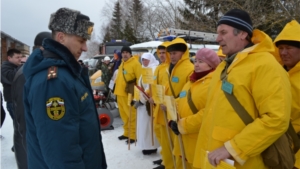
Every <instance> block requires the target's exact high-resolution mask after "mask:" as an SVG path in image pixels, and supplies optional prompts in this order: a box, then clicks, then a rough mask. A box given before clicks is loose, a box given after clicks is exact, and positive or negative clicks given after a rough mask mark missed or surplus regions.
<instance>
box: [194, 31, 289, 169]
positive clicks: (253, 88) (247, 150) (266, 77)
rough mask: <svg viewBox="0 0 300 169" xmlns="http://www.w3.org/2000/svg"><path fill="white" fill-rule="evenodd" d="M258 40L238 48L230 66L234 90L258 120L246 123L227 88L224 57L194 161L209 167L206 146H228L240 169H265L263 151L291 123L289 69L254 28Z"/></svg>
mask: <svg viewBox="0 0 300 169" xmlns="http://www.w3.org/2000/svg"><path fill="white" fill-rule="evenodd" d="M252 42H253V43H254V45H253V46H251V47H249V48H246V49H244V50H243V51H241V52H239V53H238V54H237V55H236V57H235V59H234V61H233V62H232V64H231V65H230V66H229V68H228V70H227V74H228V78H227V81H228V82H229V83H231V84H233V94H234V95H235V97H236V98H237V99H238V101H239V102H240V103H241V104H242V105H243V107H244V108H245V109H246V111H247V112H248V113H249V115H250V116H251V117H252V118H253V119H254V121H253V122H252V123H251V124H249V125H247V126H245V124H244V122H243V121H242V120H241V118H240V117H239V115H238V114H237V113H236V112H235V110H234V109H233V108H232V106H231V104H230V103H229V101H228V100H227V98H226V97H225V94H224V91H222V89H221V86H222V81H221V80H220V75H221V72H222V70H223V69H224V68H225V65H226V63H225V61H223V62H222V63H221V64H220V65H219V66H218V67H217V69H216V70H215V72H214V74H213V77H212V80H211V84H210V86H209V88H208V97H207V102H206V105H205V109H204V115H203V120H202V124H201V128H200V132H199V135H198V140H197V146H196V149H195V156H194V167H195V168H202V169H205V168H204V167H203V166H201V164H202V165H203V160H204V159H205V158H204V156H205V153H206V151H209V152H212V151H214V150H216V149H218V148H220V147H222V146H225V147H226V149H227V150H228V151H229V153H230V154H231V155H232V156H233V159H234V160H235V163H234V166H235V167H236V168H237V169H266V168H267V167H266V166H265V165H264V163H263V161H262V157H261V155H260V154H261V152H262V151H264V150H265V149H266V148H267V147H269V146H270V145H271V144H272V143H273V142H275V141H276V140H277V139H278V138H279V137H280V136H281V135H282V134H283V133H284V132H285V131H286V130H287V128H288V124H289V117H290V111H291V106H290V103H291V92H290V90H291V87H290V82H289V79H288V76H287V73H286V72H285V71H284V69H282V67H281V66H280V65H279V64H278V62H277V61H276V59H275V58H274V56H273V55H272V54H271V52H273V51H274V46H273V44H272V40H271V38H270V37H268V35H266V34H265V33H263V32H261V31H259V30H254V31H253V37H252Z"/></svg>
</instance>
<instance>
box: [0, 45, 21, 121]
mask: <svg viewBox="0 0 300 169" xmlns="http://www.w3.org/2000/svg"><path fill="white" fill-rule="evenodd" d="M21 58H22V54H21V51H19V50H18V49H9V50H8V51H7V59H8V61H4V62H3V63H2V65H1V83H2V85H3V95H4V100H5V101H6V108H7V110H8V113H9V115H10V116H11V118H12V120H14V113H13V101H12V98H11V83H12V81H13V79H14V77H15V74H16V72H17V71H18V68H19V67H20V66H21Z"/></svg>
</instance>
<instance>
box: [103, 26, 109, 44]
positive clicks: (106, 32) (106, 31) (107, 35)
mask: <svg viewBox="0 0 300 169" xmlns="http://www.w3.org/2000/svg"><path fill="white" fill-rule="evenodd" d="M104 31H105V34H104V37H103V43H105V42H109V41H110V40H111V35H110V27H109V25H108V26H107V27H106V28H105V30H104Z"/></svg>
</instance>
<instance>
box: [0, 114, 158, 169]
mask: <svg viewBox="0 0 300 169" xmlns="http://www.w3.org/2000/svg"><path fill="white" fill-rule="evenodd" d="M114 126H115V129H114V130H106V131H102V142H103V145H104V151H105V155H106V161H107V164H108V169H151V168H154V167H156V165H153V162H152V161H154V160H158V159H160V158H161V156H160V154H159V151H160V149H159V150H158V152H157V153H156V154H152V155H147V156H145V155H143V154H142V151H141V150H140V149H139V148H138V147H135V146H134V144H131V147H130V150H128V146H127V145H126V144H125V141H120V140H118V138H117V137H118V136H120V135H122V134H123V132H122V122H121V119H120V117H116V118H115V121H114ZM1 135H2V136H4V139H1V169H17V166H16V161H15V157H14V153H13V152H12V151H11V147H12V144H13V124H12V120H11V117H10V116H9V114H8V113H6V118H5V121H4V124H3V126H2V129H1Z"/></svg>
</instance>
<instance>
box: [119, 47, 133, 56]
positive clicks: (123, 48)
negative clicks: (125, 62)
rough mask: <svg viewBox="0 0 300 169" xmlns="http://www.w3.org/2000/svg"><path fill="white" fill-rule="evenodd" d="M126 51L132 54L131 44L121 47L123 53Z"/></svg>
mask: <svg viewBox="0 0 300 169" xmlns="http://www.w3.org/2000/svg"><path fill="white" fill-rule="evenodd" d="M124 51H126V52H129V53H130V54H131V55H132V52H131V49H130V47H129V46H123V47H122V49H121V53H123V52H124Z"/></svg>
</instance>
